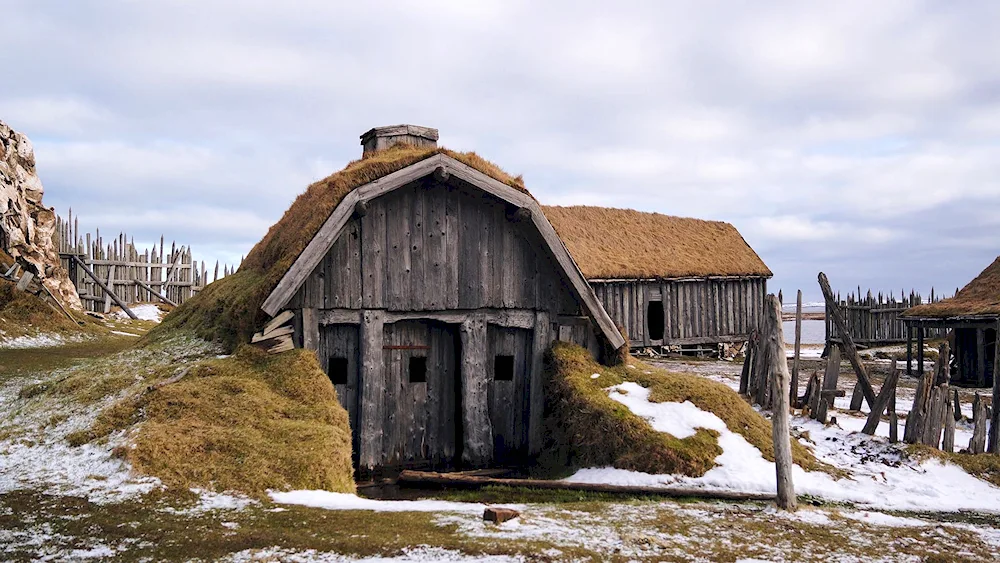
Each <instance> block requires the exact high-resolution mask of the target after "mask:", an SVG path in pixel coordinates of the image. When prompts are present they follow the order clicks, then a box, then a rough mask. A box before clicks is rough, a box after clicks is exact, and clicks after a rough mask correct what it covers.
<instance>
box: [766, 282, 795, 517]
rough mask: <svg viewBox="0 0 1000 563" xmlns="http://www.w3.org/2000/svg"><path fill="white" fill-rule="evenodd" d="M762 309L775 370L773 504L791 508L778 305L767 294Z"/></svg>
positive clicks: (792, 492) (786, 378) (785, 387)
mask: <svg viewBox="0 0 1000 563" xmlns="http://www.w3.org/2000/svg"><path fill="white" fill-rule="evenodd" d="M767 300H768V303H767V305H766V307H765V312H766V313H767V315H768V318H767V326H768V328H769V333H768V334H767V337H766V338H767V340H766V342H767V348H768V350H769V354H770V356H771V361H770V364H771V365H772V366H774V368H775V372H774V375H773V377H772V378H771V380H772V385H773V388H772V391H771V392H772V393H773V404H774V409H773V411H772V413H771V437H772V438H773V441H774V465H775V473H776V477H777V504H778V508H781V509H782V510H795V507H796V498H795V487H794V485H793V483H792V444H791V437H790V428H789V420H788V403H789V399H788V385H789V383H790V382H791V376H790V375H789V373H788V361H787V360H786V359H785V339H784V336H783V335H782V334H781V304H780V303H778V299H777V298H776V297H775V296H774V295H768V297H767Z"/></svg>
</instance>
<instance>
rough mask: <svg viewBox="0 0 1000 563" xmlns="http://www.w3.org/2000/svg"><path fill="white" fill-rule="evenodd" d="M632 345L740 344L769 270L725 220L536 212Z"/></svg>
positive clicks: (754, 318) (596, 210) (753, 323)
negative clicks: (551, 228)
mask: <svg viewBox="0 0 1000 563" xmlns="http://www.w3.org/2000/svg"><path fill="white" fill-rule="evenodd" d="M544 211H545V215H546V217H548V219H549V221H550V222H551V223H552V226H553V227H555V229H556V232H557V233H559V236H560V237H561V238H562V240H563V241H564V242H565V243H566V246H567V247H568V248H569V251H570V254H572V255H573V258H574V259H575V260H576V263H577V264H579V266H580V269H581V270H582V271H583V274H584V276H586V278H587V280H588V281H589V282H590V285H591V286H592V287H593V288H594V291H595V293H596V294H597V297H598V299H599V300H600V301H601V303H602V304H603V306H604V309H605V310H606V311H607V312H608V314H609V315H610V316H611V318H612V319H613V320H614V321H615V323H617V324H618V325H619V326H621V327H622V328H623V329H624V330H625V333H626V334H627V335H628V337H629V341H630V342H629V344H630V346H631V347H633V348H638V347H647V346H654V347H655V346H676V347H679V348H697V347H701V346H705V345H717V344H720V343H736V342H743V341H746V340H747V338H748V336H749V334H750V332H751V331H752V330H754V329H755V328H757V327H758V326H759V324H760V321H761V318H762V315H763V313H762V310H763V306H764V296H765V295H766V294H767V280H768V278H770V277H771V275H772V274H771V270H769V269H768V267H767V266H766V265H765V264H764V262H763V261H762V260H761V259H760V257H759V256H758V255H757V253H756V252H754V250H753V249H752V248H751V247H750V245H748V244H747V242H746V241H745V240H744V239H743V237H742V236H741V235H740V233H739V231H737V230H736V228H735V227H733V226H732V225H730V224H729V223H723V222H719V221H703V220H700V219H690V218H682V217H672V216H669V215H661V214H659V213H644V212H640V211H635V210H631V209H610V208H603V207H589V206H574V207H544Z"/></svg>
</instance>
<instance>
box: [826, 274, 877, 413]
mask: <svg viewBox="0 0 1000 563" xmlns="http://www.w3.org/2000/svg"><path fill="white" fill-rule="evenodd" d="M819 287H820V289H822V290H823V298H824V299H825V300H826V302H827V304H828V305H829V307H828V308H829V311H830V316H831V317H833V324H834V325H835V326H836V327H837V330H838V331H839V332H840V341H841V343H842V346H843V348H844V353H845V354H847V359H848V360H850V362H851V366H853V367H854V372H855V373H856V374H857V375H858V382H859V383H860V384H861V391H862V393H864V395H865V401H867V402H868V406H869V407H870V406H871V405H872V403H874V402H875V390H874V389H872V384H871V380H870V379H869V378H868V371H867V370H866V369H865V366H864V364H862V363H861V358H860V357H859V356H858V348H857V346H855V345H854V338H853V337H852V336H851V332H850V331H849V330H848V328H847V323H845V322H844V316H843V315H842V314H841V312H840V308H839V307H838V306H837V303H836V302H835V301H834V297H833V290H831V289H830V281H829V280H827V279H826V274H824V273H823V272H820V273H819Z"/></svg>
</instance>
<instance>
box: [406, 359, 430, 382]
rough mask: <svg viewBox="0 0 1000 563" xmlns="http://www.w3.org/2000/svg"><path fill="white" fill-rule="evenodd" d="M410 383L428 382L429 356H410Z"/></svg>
mask: <svg viewBox="0 0 1000 563" xmlns="http://www.w3.org/2000/svg"><path fill="white" fill-rule="evenodd" d="M410 383H427V358H426V357H424V356H410Z"/></svg>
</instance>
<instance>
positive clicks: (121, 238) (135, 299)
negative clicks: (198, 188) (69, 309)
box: [56, 210, 236, 313]
mask: <svg viewBox="0 0 1000 563" xmlns="http://www.w3.org/2000/svg"><path fill="white" fill-rule="evenodd" d="M56 237H57V238H58V248H59V257H60V262H61V265H62V267H63V268H65V269H66V271H67V272H69V277H70V280H71V281H72V282H73V284H74V285H75V286H76V290H77V293H78V294H79V295H80V301H82V302H83V306H84V309H86V310H89V311H97V312H104V313H107V312H110V310H111V305H112V303H117V302H118V301H121V302H122V303H125V304H135V303H143V302H155V301H162V302H164V303H168V304H170V305H180V304H181V303H183V302H184V301H185V300H187V299H190V298H191V297H192V296H193V295H195V294H197V293H198V292H199V291H201V290H202V289H203V288H204V287H205V286H206V285H207V284H208V283H209V282H210V281H215V280H217V279H220V278H222V277H225V276H227V275H229V274H231V273H233V272H235V270H236V269H235V268H230V267H229V266H228V265H223V267H222V272H221V273H220V271H219V263H218V262H216V263H215V270H214V275H213V273H212V272H209V270H208V269H207V268H206V267H205V262H204V261H202V262H201V263H200V264H199V263H198V261H196V260H194V258H193V256H192V253H191V248H190V247H186V246H180V247H178V246H177V244H176V243H174V242H172V243H171V244H170V250H167V249H166V243H165V241H164V239H163V237H162V236H161V237H160V243H159V245H157V244H155V243H154V244H153V247H152V248H149V249H146V250H142V251H140V250H138V249H137V248H136V246H135V242H134V240H133V239H132V238H131V237H129V236H128V235H126V234H125V233H119V234H118V236H116V237H113V238H112V239H111V240H110V241H105V240H104V238H103V237H102V236H101V231H100V229H98V230H96V231H95V233H94V234H93V235H91V234H90V233H84V234H81V233H80V229H79V219H78V218H76V217H74V216H73V211H72V210H70V212H69V219H65V220H64V219H63V218H62V217H57V218H56ZM88 270H89V273H88V272H87V271H88ZM91 274H92V275H91ZM123 308H124V307H123Z"/></svg>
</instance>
